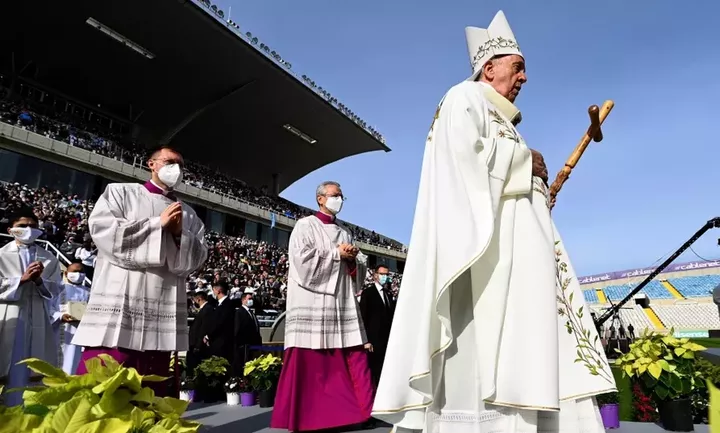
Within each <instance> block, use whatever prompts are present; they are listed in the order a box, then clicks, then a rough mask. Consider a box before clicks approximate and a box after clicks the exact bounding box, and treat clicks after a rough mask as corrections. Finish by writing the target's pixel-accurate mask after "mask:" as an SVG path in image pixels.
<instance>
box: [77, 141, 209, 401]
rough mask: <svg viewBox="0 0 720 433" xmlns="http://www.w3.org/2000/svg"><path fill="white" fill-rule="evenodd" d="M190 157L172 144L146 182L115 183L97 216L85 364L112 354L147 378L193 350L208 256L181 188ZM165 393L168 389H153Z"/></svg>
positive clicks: (80, 337) (81, 341)
mask: <svg viewBox="0 0 720 433" xmlns="http://www.w3.org/2000/svg"><path fill="white" fill-rule="evenodd" d="M183 165H184V162H183V158H182V155H181V154H180V153H179V152H178V151H176V150H174V149H172V148H169V147H161V148H160V149H158V150H156V151H155V152H153V153H152V154H151V156H150V160H149V161H148V167H149V168H150V170H151V176H152V178H151V179H150V180H149V181H148V182H146V183H145V184H144V185H143V184H137V183H111V184H109V185H108V186H107V188H106V189H105V192H104V193H103V194H102V195H101V196H100V198H99V199H98V200H97V202H96V203H95V207H94V208H93V210H92V213H91V214H90V218H89V221H88V223H89V229H90V235H91V236H92V240H93V242H94V243H95V245H96V246H97V248H98V258H97V261H96V264H97V265H96V269H95V275H94V277H95V278H94V279H93V287H94V290H93V291H92V293H91V294H90V301H89V302H88V306H87V310H86V311H85V315H84V316H83V320H82V321H81V322H80V326H78V329H77V332H76V333H75V338H74V339H73V344H77V345H79V346H84V347H85V350H84V351H83V355H82V359H81V363H80V366H79V367H78V374H84V373H85V372H86V369H85V362H84V361H85V360H88V359H91V358H94V357H97V356H98V355H99V354H103V353H104V354H108V355H110V356H112V357H113V358H115V359H116V360H117V361H118V362H120V363H122V364H123V365H125V366H126V367H133V368H135V369H136V370H138V372H139V373H140V374H143V375H145V374H157V375H160V376H168V374H169V372H168V370H169V366H170V353H171V352H173V351H187V350H188V326H187V323H188V322H187V318H188V317H187V316H188V311H187V308H186V306H185V296H186V295H185V279H186V278H187V277H188V275H190V273H192V272H193V271H195V270H196V269H198V268H200V267H201V266H202V264H203V263H204V262H205V259H206V258H207V248H206V247H205V239H204V234H205V226H204V225H203V223H202V221H201V220H200V218H198V217H197V215H196V214H195V211H194V210H193V209H192V207H190V206H188V205H186V204H184V203H182V202H180V201H178V200H177V198H176V197H175V196H174V194H173V189H174V188H175V187H176V186H178V185H179V184H180V181H181V180H182V167H183ZM153 386H154V389H155V390H156V393H157V394H158V395H161V396H162V395H165V394H166V393H167V386H166V385H165V384H162V383H160V384H153Z"/></svg>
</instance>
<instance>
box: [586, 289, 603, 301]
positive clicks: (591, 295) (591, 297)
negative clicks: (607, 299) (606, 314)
mask: <svg viewBox="0 0 720 433" xmlns="http://www.w3.org/2000/svg"><path fill="white" fill-rule="evenodd" d="M583 296H584V297H585V302H587V303H588V304H598V303H600V300H599V299H598V296H597V292H596V291H595V289H590V290H583Z"/></svg>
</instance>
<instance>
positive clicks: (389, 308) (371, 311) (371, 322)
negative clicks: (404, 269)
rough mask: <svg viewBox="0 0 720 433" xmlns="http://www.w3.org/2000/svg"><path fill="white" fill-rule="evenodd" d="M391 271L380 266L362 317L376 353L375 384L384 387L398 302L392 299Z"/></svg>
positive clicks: (367, 292) (363, 297) (363, 299)
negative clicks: (388, 348)
mask: <svg viewBox="0 0 720 433" xmlns="http://www.w3.org/2000/svg"><path fill="white" fill-rule="evenodd" d="M391 286H392V281H391V280H390V270H389V269H388V267H387V266H385V265H378V266H377V267H376V268H375V272H374V273H373V281H372V283H370V284H369V285H367V286H366V287H365V290H363V292H362V294H361V295H360V313H361V314H362V319H363V323H364V324H365V332H366V333H367V338H368V342H369V343H370V344H372V347H373V351H372V352H370V353H369V354H368V361H369V363H370V372H371V373H372V379H373V384H374V385H375V386H376V387H377V385H378V383H380V372H382V366H383V361H384V360H385V352H386V351H387V344H388V340H389V338H390V327H391V326H392V321H393V314H394V313H395V301H394V300H393V295H392V288H391Z"/></svg>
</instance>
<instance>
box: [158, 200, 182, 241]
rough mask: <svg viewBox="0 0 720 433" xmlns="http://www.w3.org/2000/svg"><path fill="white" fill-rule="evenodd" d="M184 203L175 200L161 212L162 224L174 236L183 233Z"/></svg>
mask: <svg viewBox="0 0 720 433" xmlns="http://www.w3.org/2000/svg"><path fill="white" fill-rule="evenodd" d="M182 212H183V210H182V204H180V202H175V203H173V204H171V205H170V206H168V207H167V208H165V210H164V211H163V212H162V213H161V214H160V225H161V226H162V227H163V228H164V229H166V230H167V231H169V232H170V233H171V234H173V235H174V236H180V235H182Z"/></svg>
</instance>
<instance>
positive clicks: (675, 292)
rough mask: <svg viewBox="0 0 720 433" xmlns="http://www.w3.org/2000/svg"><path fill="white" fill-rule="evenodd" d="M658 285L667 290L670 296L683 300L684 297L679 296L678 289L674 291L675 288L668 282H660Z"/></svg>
mask: <svg viewBox="0 0 720 433" xmlns="http://www.w3.org/2000/svg"><path fill="white" fill-rule="evenodd" d="M660 284H662V285H663V286H664V287H665V288H666V289H667V291H668V292H670V294H671V295H673V297H674V298H675V299H685V297H684V296H683V295H681V294H680V292H679V291H678V289H676V288H675V286H673V285H672V284H670V281H667V280H666V281H660Z"/></svg>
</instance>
